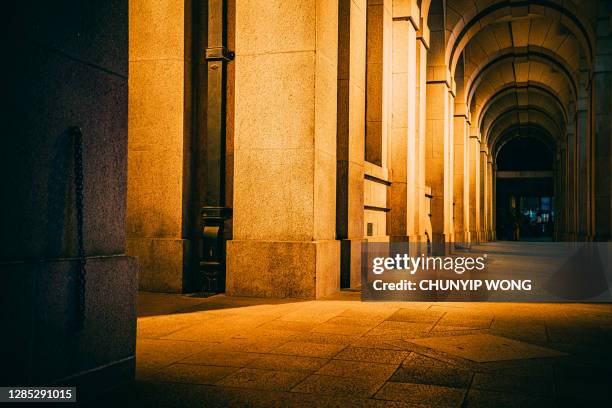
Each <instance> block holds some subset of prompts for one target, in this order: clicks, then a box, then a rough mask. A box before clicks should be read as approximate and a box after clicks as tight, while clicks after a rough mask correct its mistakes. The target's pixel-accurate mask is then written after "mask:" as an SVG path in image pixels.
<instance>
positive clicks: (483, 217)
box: [480, 144, 489, 242]
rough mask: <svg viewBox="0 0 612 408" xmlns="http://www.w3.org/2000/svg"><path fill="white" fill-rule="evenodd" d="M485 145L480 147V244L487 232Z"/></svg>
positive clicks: (487, 189)
mask: <svg viewBox="0 0 612 408" xmlns="http://www.w3.org/2000/svg"><path fill="white" fill-rule="evenodd" d="M486 146H487V145H486V144H481V145H480V237H481V241H482V242H486V241H487V240H488V239H487V230H488V224H487V223H488V217H487V200H488V194H489V187H488V185H487V177H488V176H487V173H488V168H487V167H488V166H487V147H486Z"/></svg>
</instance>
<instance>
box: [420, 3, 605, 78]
mask: <svg viewBox="0 0 612 408" xmlns="http://www.w3.org/2000/svg"><path fill="white" fill-rule="evenodd" d="M446 4H447V14H446V18H445V28H446V30H447V31H448V32H449V34H448V42H447V46H446V50H445V56H446V61H447V63H448V65H449V66H450V67H451V71H454V68H455V66H456V63H457V61H458V59H459V57H460V55H461V53H462V52H463V51H464V49H465V47H466V46H467V45H468V44H469V43H470V42H471V40H472V39H473V38H474V37H475V36H476V35H477V34H478V33H479V32H480V31H482V30H484V29H486V28H487V27H489V26H490V25H495V24H499V23H503V22H511V25H512V26H514V27H513V31H514V32H515V38H517V39H519V41H521V42H523V43H526V42H527V41H529V37H530V29H531V25H532V20H535V19H539V20H544V21H540V22H538V23H535V25H534V37H536V36H542V34H543V30H545V29H546V26H548V27H549V28H550V27H551V26H553V25H559V27H561V28H562V29H561V30H559V31H558V37H563V36H566V35H572V36H573V37H574V38H575V39H576V42H577V44H578V45H579V47H578V50H579V52H580V53H581V55H582V56H584V57H585V59H586V60H587V63H588V64H590V63H591V61H592V59H593V45H592V44H593V43H594V39H595V34H594V30H593V27H592V26H591V23H590V20H589V17H588V16H587V15H585V13H584V10H583V9H582V7H580V6H581V5H582V2H574V1H571V0H530V1H518V0H447V3H446ZM430 28H431V27H430ZM555 37H557V36H555ZM546 38H547V37H538V38H536V40H537V41H540V40H542V41H546ZM549 41H551V42H552V43H553V44H551V46H552V47H554V46H555V45H556V44H555V43H554V38H551V39H550V40H549ZM519 44H520V42H519V43H517V44H516V45H517V46H520V45H519Z"/></svg>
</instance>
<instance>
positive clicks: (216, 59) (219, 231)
mask: <svg viewBox="0 0 612 408" xmlns="http://www.w3.org/2000/svg"><path fill="white" fill-rule="evenodd" d="M202 3H203V2H202ZM202 3H201V4H202ZM202 6H203V7H206V4H202ZM207 7H208V23H207V26H208V36H207V47H206V51H205V55H204V58H205V59H206V65H203V64H202V65H200V68H199V69H206V78H207V99H206V136H205V140H206V142H205V154H204V156H205V157H204V160H203V163H202V164H203V170H204V175H205V176H204V177H205V179H204V186H203V187H204V188H203V193H204V194H203V197H202V208H201V217H202V252H201V259H200V272H201V275H202V284H203V289H204V290H206V291H213V292H219V291H223V290H224V289H225V240H224V238H223V226H224V223H225V220H227V219H228V218H229V217H230V216H231V209H230V208H227V207H226V203H225V138H226V127H225V126H226V123H225V119H226V118H225V112H226V89H227V87H226V85H227V63H228V62H229V61H231V60H232V59H233V58H234V54H233V52H230V51H229V50H228V49H227V47H226V44H227V34H226V32H227V29H226V27H227V21H226V19H227V12H226V8H227V4H226V1H224V0H209V1H208V5H207ZM201 77H203V75H202V76H201Z"/></svg>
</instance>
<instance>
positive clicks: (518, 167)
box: [496, 136, 555, 241]
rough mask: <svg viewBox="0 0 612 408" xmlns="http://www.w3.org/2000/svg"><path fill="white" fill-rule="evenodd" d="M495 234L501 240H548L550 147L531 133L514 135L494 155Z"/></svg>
mask: <svg viewBox="0 0 612 408" xmlns="http://www.w3.org/2000/svg"><path fill="white" fill-rule="evenodd" d="M496 194H497V197H496V203H497V205H496V207H497V208H496V211H497V236H498V238H499V239H502V240H522V241H524V240H528V241H532V240H537V241H539V240H543V241H547V240H548V241H549V240H552V238H553V236H554V218H555V208H554V171H553V153H552V148H551V146H549V145H548V144H546V143H545V142H544V141H542V139H540V138H538V137H534V136H517V137H514V138H512V139H511V140H510V141H508V142H507V143H505V144H503V145H502V147H501V148H500V150H499V153H498V155H497V177H496Z"/></svg>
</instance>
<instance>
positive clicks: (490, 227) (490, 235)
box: [487, 155, 495, 241]
mask: <svg viewBox="0 0 612 408" xmlns="http://www.w3.org/2000/svg"><path fill="white" fill-rule="evenodd" d="M494 177H495V173H494V171H493V162H492V161H491V156H490V155H489V156H488V161H487V239H488V240H489V241H492V240H493V239H494V237H495V225H494V223H493V220H494V218H495V206H494V203H495V192H494V190H493V179H494Z"/></svg>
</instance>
